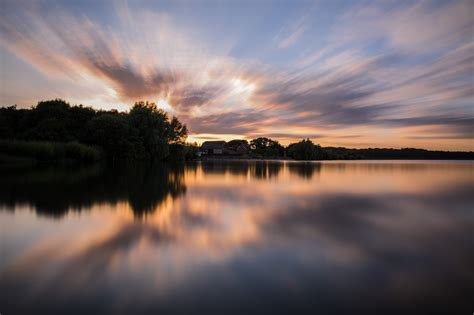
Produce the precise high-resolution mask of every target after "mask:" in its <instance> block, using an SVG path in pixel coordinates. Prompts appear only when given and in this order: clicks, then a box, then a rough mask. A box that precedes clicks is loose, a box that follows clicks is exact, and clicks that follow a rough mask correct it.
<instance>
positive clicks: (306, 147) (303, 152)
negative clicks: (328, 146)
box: [287, 139, 323, 160]
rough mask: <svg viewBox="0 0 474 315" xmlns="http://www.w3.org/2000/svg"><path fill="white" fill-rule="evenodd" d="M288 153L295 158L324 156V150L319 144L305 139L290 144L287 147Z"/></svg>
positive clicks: (312, 158) (309, 158)
mask: <svg viewBox="0 0 474 315" xmlns="http://www.w3.org/2000/svg"><path fill="white" fill-rule="evenodd" d="M287 155H288V156H289V157H291V158H293V159H295V160H317V159H321V158H322V157H323V151H322V149H321V147H320V146H319V145H315V144H314V143H313V142H312V141H311V140H309V139H305V140H301V141H300V142H298V143H292V144H290V145H289V146H288V148H287Z"/></svg>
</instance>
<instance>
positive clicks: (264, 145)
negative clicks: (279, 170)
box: [250, 137, 285, 157]
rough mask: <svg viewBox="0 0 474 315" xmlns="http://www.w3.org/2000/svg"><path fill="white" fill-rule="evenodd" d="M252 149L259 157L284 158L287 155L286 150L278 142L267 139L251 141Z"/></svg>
mask: <svg viewBox="0 0 474 315" xmlns="http://www.w3.org/2000/svg"><path fill="white" fill-rule="evenodd" d="M250 149H251V151H252V154H253V155H254V156H257V157H282V156H283V155H284V153H285V149H284V148H283V146H282V145H281V144H280V143H279V142H278V141H275V140H272V139H270V138H265V137H260V138H257V139H253V140H252V141H250Z"/></svg>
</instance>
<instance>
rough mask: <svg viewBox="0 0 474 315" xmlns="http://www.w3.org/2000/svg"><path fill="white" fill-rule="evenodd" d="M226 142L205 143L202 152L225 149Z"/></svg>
mask: <svg viewBox="0 0 474 315" xmlns="http://www.w3.org/2000/svg"><path fill="white" fill-rule="evenodd" d="M224 145H225V141H204V142H203V143H202V145H201V150H213V149H224Z"/></svg>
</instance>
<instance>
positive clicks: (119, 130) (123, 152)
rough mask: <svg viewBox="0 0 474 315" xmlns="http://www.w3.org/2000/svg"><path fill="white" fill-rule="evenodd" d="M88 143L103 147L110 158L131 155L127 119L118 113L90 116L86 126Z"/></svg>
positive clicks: (131, 148) (131, 147)
mask: <svg viewBox="0 0 474 315" xmlns="http://www.w3.org/2000/svg"><path fill="white" fill-rule="evenodd" d="M86 130H87V138H88V142H89V143H93V144H97V145H99V146H101V147H102V148H104V150H105V152H106V153H107V156H108V157H109V158H111V159H112V160H115V159H116V158H121V157H132V156H133V155H134V154H133V153H134V152H133V145H132V143H131V142H130V140H129V139H130V127H129V125H128V123H127V120H126V119H125V118H124V117H122V116H120V115H119V114H115V115H114V114H110V113H106V114H101V115H99V116H97V117H94V118H92V119H91V120H90V121H89V122H88V123H87V126H86Z"/></svg>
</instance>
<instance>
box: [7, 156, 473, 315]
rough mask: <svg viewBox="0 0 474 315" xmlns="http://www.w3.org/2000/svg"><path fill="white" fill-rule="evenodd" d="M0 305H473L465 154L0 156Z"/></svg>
mask: <svg viewBox="0 0 474 315" xmlns="http://www.w3.org/2000/svg"><path fill="white" fill-rule="evenodd" d="M0 172H1V174H2V175H1V176H0V177H1V179H0V237H1V243H0V250H1V255H0V292H1V294H0V313H1V314H5V315H9V314H23V313H31V314H42V313H48V314H51V313H67V314H71V313H79V314H92V313H111V314H121V313H123V314H139V313H153V314H156V313H158V312H161V313H183V314H189V313H199V314H206V313H219V314H229V313H241V314H248V313H266V314H275V313H306V314H315V313H322V314H326V313H347V314H360V313H363V312H364V313H375V312H377V313H387V311H393V312H404V313H407V312H410V313H414V312H416V313H417V314H420V313H433V312H451V313H456V311H460V312H462V313H464V314H471V313H472V312H473V311H474V304H473V302H472V297H473V296H474V268H473V266H474V255H473V249H474V234H473V233H474V232H473V231H474V163H472V162H451V161H440V162H427V161H370V162H369V161H360V162H324V163H297V162H239V161H234V162H206V163H204V162H203V163H193V164H187V165H183V166H170V165H155V166H154V167H151V166H133V167H126V168H123V167H122V168H115V169H105V168H102V167H99V166H94V167H82V168H78V167H74V168H71V167H69V168H65V167H61V168H60V167H56V168H39V167H37V168H34V169H31V168H21V167H19V168H15V169H10V168H1V169H0Z"/></svg>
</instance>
